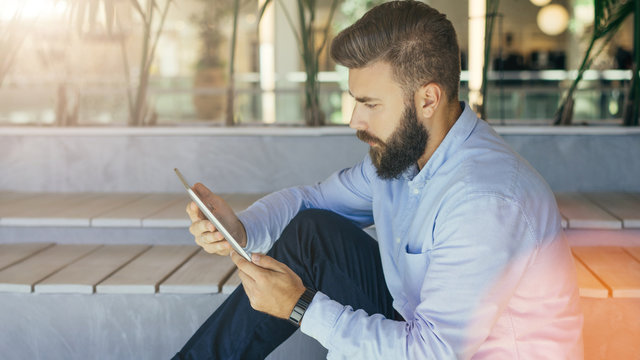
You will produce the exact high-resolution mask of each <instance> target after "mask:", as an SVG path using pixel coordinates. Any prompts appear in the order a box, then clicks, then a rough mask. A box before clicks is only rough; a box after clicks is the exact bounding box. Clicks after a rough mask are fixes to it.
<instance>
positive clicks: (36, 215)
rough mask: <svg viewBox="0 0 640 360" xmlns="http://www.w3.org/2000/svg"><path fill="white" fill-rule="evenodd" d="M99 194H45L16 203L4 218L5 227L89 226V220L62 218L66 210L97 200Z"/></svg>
mask: <svg viewBox="0 0 640 360" xmlns="http://www.w3.org/2000/svg"><path fill="white" fill-rule="evenodd" d="M98 196H99V195H98V194H91V193H77V194H44V195H42V196H37V197H34V198H30V199H27V200H25V201H22V202H20V203H14V204H15V205H16V207H14V208H13V209H12V210H11V211H10V212H9V213H7V214H5V215H4V216H2V218H1V219H0V224H1V225H3V226H89V219H88V218H86V217H81V218H65V217H64V216H62V217H60V216H61V214H62V213H63V212H65V211H66V209H69V208H72V207H75V206H78V205H80V204H82V203H84V202H87V201H90V200H92V199H95V198H97V197H98Z"/></svg>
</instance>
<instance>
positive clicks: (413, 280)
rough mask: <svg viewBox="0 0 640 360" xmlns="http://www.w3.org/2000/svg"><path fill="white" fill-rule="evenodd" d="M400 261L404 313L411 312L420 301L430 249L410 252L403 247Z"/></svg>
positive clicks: (429, 259)
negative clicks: (405, 301)
mask: <svg viewBox="0 0 640 360" xmlns="http://www.w3.org/2000/svg"><path fill="white" fill-rule="evenodd" d="M400 257H401V259H400V261H401V262H402V287H403V290H404V293H405V294H406V296H407V304H406V305H405V313H406V314H411V313H413V311H414V310H415V308H416V306H418V304H419V303H420V289H421V288H422V284H423V283H424V278H425V276H426V274H427V270H428V268H429V263H430V261H431V250H427V251H425V252H420V253H412V252H410V251H408V248H405V249H404V251H401V253H400Z"/></svg>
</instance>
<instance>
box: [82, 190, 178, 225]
mask: <svg viewBox="0 0 640 360" xmlns="http://www.w3.org/2000/svg"><path fill="white" fill-rule="evenodd" d="M184 198H185V195H183V194H148V195H146V196H144V197H143V198H141V199H138V200H136V201H134V202H131V203H128V204H126V205H124V206H120V207H118V208H115V209H113V210H111V211H107V212H105V213H103V214H101V215H98V216H95V217H93V218H92V219H91V226H96V227H142V219H144V218H145V217H149V216H151V215H153V214H155V213H158V212H160V211H161V210H163V209H165V208H167V207H168V206H169V205H170V204H171V203H173V202H177V201H179V200H182V199H184ZM185 207H186V206H185Z"/></svg>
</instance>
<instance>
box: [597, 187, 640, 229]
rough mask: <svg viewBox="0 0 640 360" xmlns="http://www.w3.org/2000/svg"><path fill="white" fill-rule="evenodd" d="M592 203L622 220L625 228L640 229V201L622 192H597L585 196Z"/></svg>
mask: <svg viewBox="0 0 640 360" xmlns="http://www.w3.org/2000/svg"><path fill="white" fill-rule="evenodd" d="M585 196H586V197H588V198H589V199H590V200H591V201H593V202H595V203H596V204H598V205H600V207H602V208H603V209H605V210H606V211H608V212H609V213H611V214H613V215H614V216H615V217H617V218H619V219H621V220H622V226H623V227H625V228H640V200H639V199H637V198H636V197H635V196H632V195H631V194H626V193H620V192H597V193H588V194H585Z"/></svg>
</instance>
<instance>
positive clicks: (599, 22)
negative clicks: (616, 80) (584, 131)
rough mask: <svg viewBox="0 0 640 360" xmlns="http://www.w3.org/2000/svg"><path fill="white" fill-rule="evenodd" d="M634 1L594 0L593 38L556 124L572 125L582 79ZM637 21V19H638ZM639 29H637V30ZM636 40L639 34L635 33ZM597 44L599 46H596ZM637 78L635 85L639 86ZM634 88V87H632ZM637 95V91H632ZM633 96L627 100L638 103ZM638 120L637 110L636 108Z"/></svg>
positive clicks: (557, 112)
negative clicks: (575, 97)
mask: <svg viewBox="0 0 640 360" xmlns="http://www.w3.org/2000/svg"><path fill="white" fill-rule="evenodd" d="M634 3H635V4H636V5H635V6H637V3H638V0H595V1H594V12H595V14H594V15H595V16H594V23H593V31H592V34H591V40H590V42H589V46H588V47H587V51H586V53H585V55H584V58H583V59H582V63H581V64H580V67H579V68H578V75H577V76H576V78H575V80H574V81H573V83H572V84H571V86H570V87H569V90H567V93H566V94H565V96H564V98H563V100H562V102H561V103H560V106H559V107H558V110H557V111H556V116H555V121H554V125H571V121H572V118H573V103H574V95H575V91H576V89H577V87H578V84H579V83H580V81H581V80H582V76H583V75H584V72H585V71H586V70H588V69H589V68H590V67H591V64H592V63H593V61H594V59H595V58H596V57H597V56H598V55H599V54H600V53H601V52H602V50H603V49H604V48H605V47H606V45H607V44H608V43H609V41H610V40H611V39H612V38H613V36H614V35H615V34H616V33H617V32H618V30H619V29H620V26H621V25H622V23H623V22H624V20H625V19H626V18H627V17H628V16H629V15H631V14H632V13H633V12H634ZM636 21H637V19H636ZM636 31H637V30H636ZM635 37H636V42H637V38H638V34H637V33H636V34H635ZM596 45H597V47H596ZM636 56H637V55H636ZM635 66H636V67H635V73H636V74H635V77H636V79H637V63H636V64H635ZM637 84H638V83H637V80H636V82H635V85H634V87H635V88H637V86H638V85H637ZM632 90H633V87H632ZM631 95H634V96H636V97H637V91H636V92H635V93H631ZM634 100H635V99H634V98H633V97H631V96H629V97H627V102H629V101H632V102H634V103H636V104H635V105H634V106H635V108H636V109H637V101H634ZM636 121H637V110H636Z"/></svg>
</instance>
